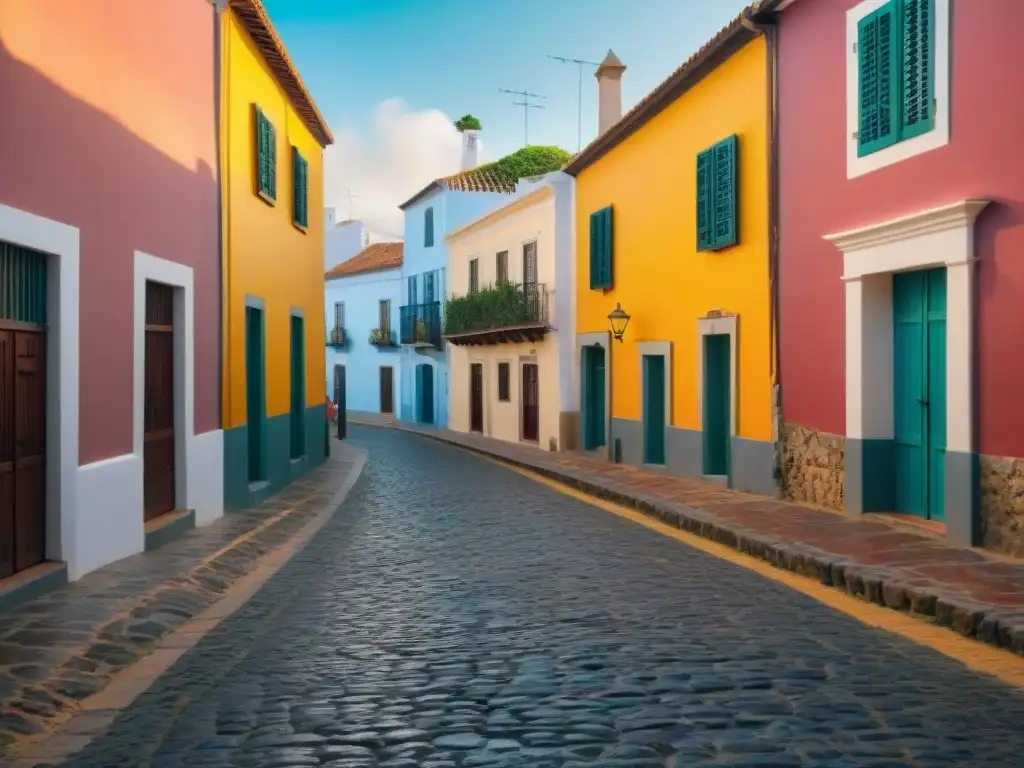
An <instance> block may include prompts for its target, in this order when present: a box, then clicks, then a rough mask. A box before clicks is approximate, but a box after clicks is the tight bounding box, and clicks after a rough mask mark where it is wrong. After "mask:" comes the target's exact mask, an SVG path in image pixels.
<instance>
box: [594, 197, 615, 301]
mask: <svg viewBox="0 0 1024 768" xmlns="http://www.w3.org/2000/svg"><path fill="white" fill-rule="evenodd" d="M613 243H614V241H613V234H612V208H611V206H608V207H607V208H602V209H601V210H600V211H595V212H594V213H592V214H590V288H591V290H596V289H598V288H604V289H607V288H611V287H612V257H613V254H612V251H613Z"/></svg>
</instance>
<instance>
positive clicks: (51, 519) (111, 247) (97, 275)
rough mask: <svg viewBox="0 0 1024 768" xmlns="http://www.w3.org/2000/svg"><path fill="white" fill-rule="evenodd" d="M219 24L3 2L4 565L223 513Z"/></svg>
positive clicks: (81, 550) (128, 2)
mask: <svg viewBox="0 0 1024 768" xmlns="http://www.w3.org/2000/svg"><path fill="white" fill-rule="evenodd" d="M214 24H215V10H214V8H213V6H212V5H211V4H210V3H209V2H208V0H148V1H147V2H138V0H105V1H104V2H103V3H97V2H91V1H90V2H85V1H84V0H83V1H81V2H72V3H69V2H66V1H65V0H4V2H3V3H2V4H0V82H2V83H3V87H2V92H3V118H2V119H0V157H3V165H2V171H0V577H4V576H8V575H9V574H10V573H12V572H14V571H23V570H26V569H29V568H32V567H35V568H37V569H39V568H42V569H44V570H45V569H48V571H47V572H52V573H56V574H57V575H58V577H65V576H66V577H70V578H72V579H73V578H77V577H78V576H80V575H81V574H83V573H86V572H88V571H90V570H92V569H94V568H96V567H98V566H100V565H103V564H105V563H108V562H111V561H113V560H116V559H119V558H121V557H124V556H126V555H130V554H132V553H133V552H138V551H140V550H142V549H144V548H145V547H146V546H147V544H149V543H152V541H153V540H152V539H148V538H147V537H148V536H152V535H153V534H154V533H155V532H156V531H157V530H158V529H160V527H161V525H162V524H163V523H165V522H173V523H174V524H175V526H177V527H186V526H187V525H191V524H192V523H193V522H204V521H206V520H209V519H211V518H213V517H216V516H218V515H220V514H221V510H222V508H223V492H222V487H223V480H222V473H221V469H220V467H221V466H222V463H223V459H222V454H223V449H222V442H221V432H220V429H219V424H220V422H219V403H220V390H219V383H218V379H219V366H220V359H219V350H218V343H219V341H218V340H219V329H220V286H219V274H220V263H219V258H220V256H219V234H218V216H219V213H218V194H217V188H218V187H217V145H216V126H217V119H216V118H217V116H216V89H215V85H216V71H215V66H214V62H215V61H216V60H217V57H216V55H215V51H214V48H213V46H214V39H215V36H214ZM184 510H188V511H187V512H186V511H184ZM164 513H169V514H164ZM44 560H45V561H52V562H51V563H45V564H43V565H41V566H40V565H38V564H39V563H41V561H44Z"/></svg>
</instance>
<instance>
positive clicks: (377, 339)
mask: <svg viewBox="0 0 1024 768" xmlns="http://www.w3.org/2000/svg"><path fill="white" fill-rule="evenodd" d="M369 342H370V343H371V344H372V345H373V346H375V347H396V346H398V345H397V344H395V332H394V331H393V330H391V329H390V328H374V329H373V330H372V331H370V338H369Z"/></svg>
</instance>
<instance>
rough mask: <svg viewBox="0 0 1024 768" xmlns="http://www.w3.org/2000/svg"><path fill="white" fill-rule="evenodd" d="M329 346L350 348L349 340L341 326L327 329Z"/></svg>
mask: <svg viewBox="0 0 1024 768" xmlns="http://www.w3.org/2000/svg"><path fill="white" fill-rule="evenodd" d="M327 346H328V347H345V346H348V339H347V337H346V336H345V329H344V328H342V327H341V326H335V327H334V328H328V329H327Z"/></svg>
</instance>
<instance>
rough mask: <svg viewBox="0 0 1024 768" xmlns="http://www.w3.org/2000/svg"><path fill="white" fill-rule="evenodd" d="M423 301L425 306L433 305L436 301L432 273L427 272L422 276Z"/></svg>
mask: <svg viewBox="0 0 1024 768" xmlns="http://www.w3.org/2000/svg"><path fill="white" fill-rule="evenodd" d="M423 301H425V302H426V303H427V304H433V303H434V302H435V301H437V296H435V295H434V273H433V272H427V273H426V274H425V275H423Z"/></svg>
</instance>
